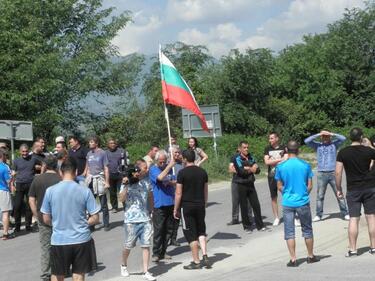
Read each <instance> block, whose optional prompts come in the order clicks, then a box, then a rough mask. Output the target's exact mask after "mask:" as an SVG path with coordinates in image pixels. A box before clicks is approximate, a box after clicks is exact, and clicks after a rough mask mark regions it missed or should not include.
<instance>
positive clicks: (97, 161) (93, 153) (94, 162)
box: [86, 148, 108, 176]
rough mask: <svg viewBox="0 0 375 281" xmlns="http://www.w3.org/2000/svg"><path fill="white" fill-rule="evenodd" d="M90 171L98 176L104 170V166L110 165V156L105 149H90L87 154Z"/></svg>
mask: <svg viewBox="0 0 375 281" xmlns="http://www.w3.org/2000/svg"><path fill="white" fill-rule="evenodd" d="M86 159H87V165H88V168H89V173H90V175H92V176H97V175H99V174H100V173H102V172H104V167H105V166H108V156H107V154H106V153H105V151H104V150H103V149H100V148H99V149H97V150H90V151H89V152H88V153H87V156H86Z"/></svg>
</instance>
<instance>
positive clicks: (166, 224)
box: [152, 206, 174, 258]
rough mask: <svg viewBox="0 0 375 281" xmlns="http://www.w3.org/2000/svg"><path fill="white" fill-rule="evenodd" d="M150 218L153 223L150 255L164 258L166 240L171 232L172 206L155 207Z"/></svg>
mask: <svg viewBox="0 0 375 281" xmlns="http://www.w3.org/2000/svg"><path fill="white" fill-rule="evenodd" d="M152 220H153V224H154V243H153V248H152V255H153V256H156V257H159V258H164V255H165V252H166V251H167V246H168V242H169V240H170V238H171V236H172V233H173V224H174V222H173V221H174V218H173V206H163V207H160V208H155V209H154V213H153V217H152Z"/></svg>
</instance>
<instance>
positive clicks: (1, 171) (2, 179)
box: [0, 149, 12, 240]
mask: <svg viewBox="0 0 375 281" xmlns="http://www.w3.org/2000/svg"><path fill="white" fill-rule="evenodd" d="M4 160H5V152H4V151H3V150H2V149H0V212H1V214H2V222H3V236H2V239H3V240H7V239H8V238H10V236H9V233H8V230H9V212H10V211H12V200H11V196H10V190H9V182H10V179H11V177H10V169H9V167H8V165H7V164H5V163H4Z"/></svg>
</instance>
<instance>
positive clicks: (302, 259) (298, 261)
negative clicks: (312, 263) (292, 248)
mask: <svg viewBox="0 0 375 281" xmlns="http://www.w3.org/2000/svg"><path fill="white" fill-rule="evenodd" d="M316 257H317V258H319V260H320V261H322V260H324V259H327V258H330V257H332V255H316ZM305 262H307V258H301V259H297V264H298V265H301V264H303V263H305Z"/></svg>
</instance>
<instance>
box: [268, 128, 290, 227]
mask: <svg viewBox="0 0 375 281" xmlns="http://www.w3.org/2000/svg"><path fill="white" fill-rule="evenodd" d="M268 142H269V145H268V146H267V147H266V148H265V149H264V164H266V165H267V166H268V186H269V188H270V194H271V204H272V213H273V216H274V217H275V220H274V221H273V226H278V225H279V224H280V218H279V206H278V204H277V183H276V180H275V167H276V165H277V164H279V163H280V162H281V161H284V160H286V158H287V154H286V152H285V145H281V144H279V135H278V134H277V133H275V132H272V133H270V134H269V136H268Z"/></svg>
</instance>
